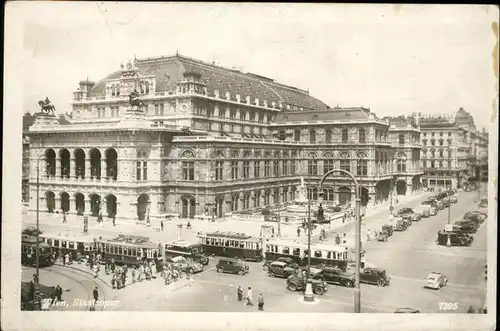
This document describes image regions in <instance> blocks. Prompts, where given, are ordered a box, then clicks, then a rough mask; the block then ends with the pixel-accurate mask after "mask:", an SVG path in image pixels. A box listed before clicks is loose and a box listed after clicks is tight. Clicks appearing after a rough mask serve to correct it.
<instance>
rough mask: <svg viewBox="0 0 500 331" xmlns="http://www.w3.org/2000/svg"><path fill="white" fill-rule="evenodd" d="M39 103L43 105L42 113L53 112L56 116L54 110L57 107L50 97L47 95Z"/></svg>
mask: <svg viewBox="0 0 500 331" xmlns="http://www.w3.org/2000/svg"><path fill="white" fill-rule="evenodd" d="M38 105H39V106H40V107H41V111H40V113H41V114H47V115H49V114H50V113H52V116H55V114H54V111H55V110H56V107H54V105H53V104H52V103H51V102H50V100H49V98H48V97H45V100H40V101H38Z"/></svg>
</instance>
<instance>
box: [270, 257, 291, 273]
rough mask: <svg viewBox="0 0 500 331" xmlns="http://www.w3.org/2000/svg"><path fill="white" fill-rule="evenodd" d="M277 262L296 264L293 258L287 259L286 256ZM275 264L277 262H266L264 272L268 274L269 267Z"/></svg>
mask: <svg viewBox="0 0 500 331" xmlns="http://www.w3.org/2000/svg"><path fill="white" fill-rule="evenodd" d="M276 261H278V262H284V263H286V264H292V263H295V262H294V261H293V259H292V258H291V257H286V256H282V257H280V258H278V259H277V260H276ZM273 262H275V261H269V260H266V261H264V265H263V266H262V270H264V271H265V272H267V271H268V270H269V266H270V265H271V263H273Z"/></svg>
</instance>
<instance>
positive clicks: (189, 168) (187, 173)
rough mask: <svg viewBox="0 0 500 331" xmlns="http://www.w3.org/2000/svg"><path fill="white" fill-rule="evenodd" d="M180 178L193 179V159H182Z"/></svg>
mask: <svg viewBox="0 0 500 331" xmlns="http://www.w3.org/2000/svg"><path fill="white" fill-rule="evenodd" d="M182 179H184V180H194V161H182Z"/></svg>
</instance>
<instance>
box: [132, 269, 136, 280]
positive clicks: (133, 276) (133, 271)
mask: <svg viewBox="0 0 500 331" xmlns="http://www.w3.org/2000/svg"><path fill="white" fill-rule="evenodd" d="M132 283H135V266H134V267H132Z"/></svg>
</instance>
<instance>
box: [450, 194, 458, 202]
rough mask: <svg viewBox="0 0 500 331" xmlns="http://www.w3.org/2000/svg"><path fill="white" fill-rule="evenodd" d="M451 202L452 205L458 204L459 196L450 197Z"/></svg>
mask: <svg viewBox="0 0 500 331" xmlns="http://www.w3.org/2000/svg"><path fill="white" fill-rule="evenodd" d="M450 202H451V203H457V202H458V198H457V196H456V195H452V196H451V197H450Z"/></svg>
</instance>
